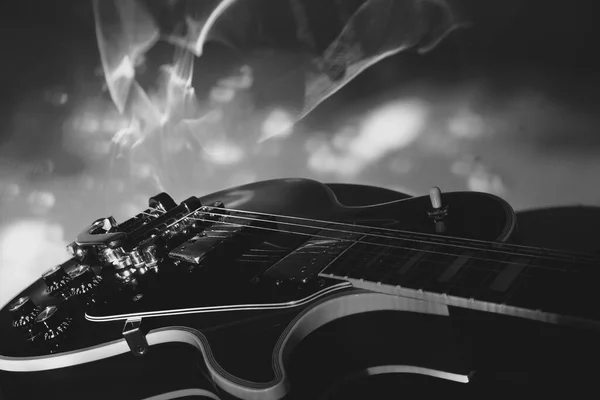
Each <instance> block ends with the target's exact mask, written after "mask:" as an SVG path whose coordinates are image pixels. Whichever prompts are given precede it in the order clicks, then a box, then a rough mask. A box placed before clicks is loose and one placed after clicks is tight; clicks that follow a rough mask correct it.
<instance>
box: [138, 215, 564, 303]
mask: <svg viewBox="0 0 600 400" xmlns="http://www.w3.org/2000/svg"><path fill="white" fill-rule="evenodd" d="M221 210H222V211H225V212H227V211H238V212H240V213H245V214H249V215H253V214H258V213H252V212H249V211H243V210H231V209H218V210H217V211H221ZM154 211H158V212H159V213H162V214H164V213H165V212H164V211H163V210H160V209H155V210H154ZM214 211H215V210H213V212H212V214H217V215H221V216H223V217H231V218H240V219H245V220H249V221H250V222H252V221H259V222H266V223H270V224H275V225H277V224H278V223H279V224H287V225H292V226H298V227H303V228H311V229H315V228H316V229H321V230H331V231H334V232H340V230H336V229H331V228H329V229H327V227H316V226H311V225H301V224H291V223H286V222H281V221H271V220H260V219H257V218H250V217H244V216H239V215H228V214H220V213H217V212H214ZM194 212H195V211H194ZM194 212H192V213H189V214H187V215H186V216H184V217H182V218H180V219H179V220H177V221H175V222H173V223H171V224H170V225H168V227H171V226H173V225H175V224H177V223H178V222H180V221H182V220H184V219H185V218H187V217H188V216H189V215H191V214H193V213H194ZM149 216H151V217H155V216H154V215H149ZM272 216H274V217H280V218H281V217H283V218H288V219H300V220H302V219H301V218H294V217H287V216H278V215H273V214H272ZM190 219H193V220H198V221H204V222H211V223H215V222H217V221H214V220H209V219H201V218H190ZM313 221H314V222H319V223H323V224H331V222H330V221H318V220H313ZM218 222H220V223H225V224H228V225H233V226H242V225H240V224H236V223H232V222H228V221H223V220H221V221H218ZM340 225H342V224H340ZM345 225H347V226H351V227H353V228H361V229H364V228H367V229H379V228H378V227H368V226H359V225H350V224H345ZM247 227H248V228H251V229H262V230H269V231H274V232H280V233H288V234H292V235H302V236H308V237H311V238H315V237H318V238H322V239H327V240H334V241H347V242H351V243H363V244H367V245H374V246H378V247H387V248H396V249H403V250H408V251H417V252H420V253H433V254H441V255H446V256H452V257H460V256H465V254H458V255H457V254H452V253H442V252H436V251H431V250H423V249H418V248H417V249H415V248H406V247H401V246H392V245H382V244H380V243H373V242H365V241H361V240H351V239H343V238H335V237H334V238H332V237H329V236H321V235H314V234H303V233H300V232H293V231H285V230H281V229H277V228H265V227H256V226H247ZM390 231H393V230H390ZM344 232H347V233H351V234H358V235H362V236H363V237H364V236H375V235H372V234H369V233H368V232H355V231H344ZM393 232H395V231H393ZM377 236H378V237H381V238H384V239H390V240H399V239H402V238H398V237H386V236H383V235H377ZM430 236H434V235H430ZM412 241H415V242H420V241H418V240H412ZM421 242H422V241H421ZM481 242H483V241H481ZM484 243H486V244H488V243H487V242H484ZM430 244H434V245H440V243H436V242H434V243H431V242H430ZM442 245H444V246H448V247H458V246H453V245H450V244H447V243H442ZM463 247H464V246H463ZM475 250H479V251H481V249H475ZM349 251H350V252H352V251H353V249H352V248H350V249H349ZM354 252H355V253H356V249H354ZM360 253H361V254H369V255H374V256H381V253H380V252H364V251H363V252H360ZM499 253H505V254H513V253H507V252H499ZM517 255H520V254H517ZM388 257H389V258H393V259H401V260H410V259H412V258H413V257H407V256H405V255H402V256H398V255H395V256H392V257H390V256H389V255H388ZM467 257H468V259H469V260H483V261H490V262H495V263H497V262H502V264H504V265H506V264H514V265H522V266H524V267H529V268H531V267H538V268H541V269H548V270H556V271H561V272H573V270H570V269H556V268H548V267H545V266H532V265H529V263H527V264H523V263H517V262H513V261H508V262H506V261H499V260H494V259H487V258H481V257H473V256H470V255H469V256H467ZM427 262H428V263H430V264H439V265H443V266H447V265H448V264H447V263H444V262H439V261H434V260H427ZM420 264H422V261H420V262H419V265H420ZM466 264H467V262H465V265H463V266H462V268H465V269H469V268H470V269H474V268H473V267H469V266H467V265H466ZM369 265H372V264H371V263H370V264H369ZM388 266H391V267H395V268H397V267H398V265H391V264H388V265H385V264H384V267H388ZM420 266H421V265H420ZM327 267H328V266H326V267H325V268H324V269H323V271H322V272H324V271H326V270H327ZM415 269H416V268H415ZM420 269H421V270H422V268H420ZM476 269H478V270H480V271H486V272H487V273H488V276H486V278H485V279H486V280H489V279H490V273H496V274H497V273H500V271H501V270H500V269H491V268H483V267H482V266H479V267H478V268H476ZM346 273H349V271H346ZM336 275H337V274H336ZM390 275H391V274H390V273H389V272H388V274H387V276H386V278H389V276H390ZM522 275H529V274H527V273H525V274H519V276H522ZM338 276H341V275H338ZM367 280H368V279H367ZM425 283H427V280H425V281H423V279H421V280H420V282H419V283H416V285H415V282H414V281H413V282H412V283H410V284H409V286H419V285H423V284H425ZM406 285H407V284H406V283H404V286H406ZM456 286H457V285H456V284H452V285H449V286H448V287H447V288H446V292H451V291H452V290H454V289H456ZM461 286H462V285H461ZM511 286H513V287H514V284H511ZM459 289H467V290H478V291H479V292H480V291H482V290H483V288H482V287H481V286H478V288H467V287H464V286H462V287H460V288H459ZM479 292H478V293H479ZM512 292H513V289H511V290H509V291H507V294H506V295H507V296H509V295H510V293H512ZM473 296H476V294H472V296H471V297H473Z"/></svg>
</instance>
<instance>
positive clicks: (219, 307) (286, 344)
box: [0, 179, 516, 400]
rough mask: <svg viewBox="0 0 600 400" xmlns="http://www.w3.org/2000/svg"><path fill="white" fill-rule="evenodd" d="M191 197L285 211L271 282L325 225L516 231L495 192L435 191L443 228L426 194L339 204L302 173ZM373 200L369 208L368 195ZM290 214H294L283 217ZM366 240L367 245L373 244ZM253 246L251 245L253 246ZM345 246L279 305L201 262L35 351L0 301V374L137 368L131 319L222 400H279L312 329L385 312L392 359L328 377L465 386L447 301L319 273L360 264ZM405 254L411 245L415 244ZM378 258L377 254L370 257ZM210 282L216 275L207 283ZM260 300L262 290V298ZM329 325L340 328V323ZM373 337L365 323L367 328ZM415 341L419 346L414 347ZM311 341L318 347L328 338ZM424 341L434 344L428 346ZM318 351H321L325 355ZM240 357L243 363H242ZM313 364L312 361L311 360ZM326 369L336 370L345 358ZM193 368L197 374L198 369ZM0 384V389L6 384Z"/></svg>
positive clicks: (501, 238) (490, 236)
mask: <svg viewBox="0 0 600 400" xmlns="http://www.w3.org/2000/svg"><path fill="white" fill-rule="evenodd" d="M386 196H389V193H388V194H386ZM388 199H389V197H388ZM200 201H201V202H202V203H203V204H209V203H213V202H215V201H222V202H223V203H224V204H225V207H226V208H228V209H232V210H240V211H243V212H245V213H256V214H253V215H258V216H261V215H264V216H271V215H275V216H288V217H290V218H294V219H293V220H292V219H289V218H284V219H281V218H279V219H278V221H277V222H278V227H277V230H276V231H273V230H272V229H271V230H272V231H273V234H271V235H270V236H269V238H268V240H265V241H264V242H269V241H277V240H278V239H282V236H285V238H284V239H285V240H283V239H282V241H281V243H279V244H277V246H278V247H279V248H284V249H286V251H281V252H279V253H277V251H274V253H277V254H276V256H274V257H272V258H270V259H268V260H267V261H268V264H269V266H268V268H267V269H266V270H264V271H261V274H262V275H264V274H267V272H269V271H274V272H275V273H276V276H280V277H281V276H283V277H285V276H286V274H290V273H292V272H290V271H292V270H293V268H292V267H293V265H292V266H290V265H291V264H290V261H289V258H290V257H292V258H293V256H294V255H297V254H299V250H298V249H300V250H303V249H304V250H303V251H304V253H302V251H300V253H302V254H303V255H305V254H306V248H308V247H307V242H310V240H314V238H315V237H316V238H320V239H323V237H324V236H323V235H324V233H323V232H325V233H326V234H327V235H329V233H327V232H332V231H336V232H339V231H342V232H345V233H346V234H348V235H350V236H348V237H353V238H354V237H357V235H358V236H359V237H360V238H363V237H366V236H364V234H365V233H364V232H359V233H357V232H354V231H351V230H352V229H353V228H352V227H353V226H369V227H373V229H376V230H375V231H370V232H375V233H368V234H366V235H367V236H368V237H376V236H377V235H379V236H382V235H381V232H383V233H386V232H391V231H398V232H416V233H419V234H421V235H425V236H422V237H425V238H427V237H429V236H427V235H432V237H433V236H435V235H438V236H439V235H441V236H443V237H445V238H454V237H456V238H466V239H472V240H481V241H490V242H510V241H511V240H513V239H514V237H515V234H516V219H515V216H514V213H513V211H512V209H511V208H510V206H509V205H508V204H506V203H505V202H504V201H503V200H501V199H499V198H497V197H495V196H491V195H487V194H483V193H462V192H458V193H447V194H444V202H445V205H448V206H449V212H448V215H447V217H446V218H445V219H444V221H443V226H442V227H441V229H442V231H441V232H440V224H439V223H436V222H434V221H432V219H431V218H430V216H429V215H428V213H427V211H428V210H430V208H431V204H430V202H429V199H428V198H427V197H418V198H407V199H403V200H398V201H388V202H386V203H383V204H375V205H371V206H360V207H352V206H344V205H342V204H340V203H339V202H338V201H337V198H336V195H335V194H334V192H333V191H332V190H331V189H330V188H328V187H327V186H325V185H323V184H321V183H319V182H316V181H311V180H305V179H285V180H272V181H265V182H258V183H255V184H250V185H244V186H240V187H237V188H233V189H229V190H225V191H222V192H218V193H214V194H211V195H207V196H204V197H201V198H200ZM373 203H377V199H374V201H373ZM289 221H293V224H292V223H290V222H289ZM317 221H318V222H319V223H318V224H317ZM323 221H329V222H331V223H334V224H336V225H333V226H334V227H335V228H336V229H331V228H330V227H331V225H324V224H323V223H322V222H323ZM262 222H265V221H262ZM267 222H269V221H267ZM265 223H266V222H265ZM269 223H270V222H269ZM315 225H317V226H316V227H315ZM269 226H271V225H269ZM316 228H318V229H316ZM265 229H267V228H265ZM269 229H270V228H269ZM289 237H293V239H294V240H295V241H294V240H292V243H291V244H290V243H288V242H287V239H289ZM299 237H301V240H299V239H298V238H299ZM325 238H326V239H327V240H328V241H330V242H336V243H340V242H343V240H342V239H340V238H339V237H337V236H334V237H330V236H325ZM344 240H346V239H344ZM411 240H412V239H411ZM421 241H422V240H421ZM321 242H322V240H321ZM354 242H356V243H358V245H357V246H362V245H363V242H361V240H356V239H353V243H354ZM411 243H412V242H411ZM309 244H310V245H314V243H309ZM365 245H369V246H370V245H372V243H367V244H365ZM252 246H255V247H256V249H258V248H259V247H260V246H258V245H254V244H253V245H252ZM303 246H304V247H303ZM355 247H356V246H355ZM395 247H400V246H395ZM254 249H255V248H254V247H253V248H252V249H251V250H254ZM354 250H355V249H354V248H353V247H352V246H348V247H346V248H344V249H343V250H342V251H341V253H340V254H338V255H339V256H340V257H341V256H342V255H344V257H345V256H347V255H348V254H350V255H353V256H354V258H350V259H348V260H346V261H345V262H343V263H342V262H340V260H338V258H335V260H333V261H331V260H330V261H327V260H326V261H323V265H320V266H319V268H320V269H319V270H318V271H317V272H315V275H318V277H319V278H320V279H319V282H320V283H319V285H321V286H319V288H318V289H314V290H313V289H310V290H308V291H307V292H306V293H308V294H298V293H290V289H285V293H284V296H283V297H282V299H283V300H277V301H275V300H273V298H276V297H277V296H278V294H277V293H275V292H273V293H272V294H273V298H270V299H267V300H264V299H263V298H262V297H256V290H255V289H252V290H251V289H246V286H245V285H246V283H245V282H242V283H243V284H242V283H240V282H237V281H236V277H235V276H232V275H231V274H232V273H233V271H238V270H235V269H231V270H229V271H225V272H226V273H223V272H219V271H215V270H211V269H208V268H207V270H208V271H206V272H205V271H204V270H202V271H201V272H195V274H196V275H194V276H196V277H200V278H190V281H193V285H192V283H190V282H187V283H186V282H183V281H181V282H179V283H178V284H177V285H171V286H166V285H165V286H163V287H160V288H159V290H157V291H155V292H152V293H145V294H144V295H145V296H146V298H148V299H154V303H153V302H152V301H146V300H145V299H144V301H143V302H141V303H143V304H144V305H142V306H140V305H139V304H138V305H136V304H134V303H131V304H124V303H119V302H113V303H112V304H109V305H108V306H102V307H96V308H94V307H92V308H91V309H87V310H86V312H85V318H82V317H83V315H79V323H78V324H77V325H76V327H74V328H73V333H72V335H71V336H70V337H69V340H68V342H65V343H62V344H61V347H58V348H53V349H52V350H49V349H48V348H44V346H37V347H32V346H31V344H30V343H26V342H25V341H24V340H22V339H20V338H18V335H16V334H15V333H14V330H12V329H9V328H8V326H9V325H10V314H9V311H8V309H7V307H4V308H3V309H2V310H1V311H0V336H2V337H5V338H8V340H4V341H3V342H2V343H0V371H3V375H0V376H3V377H6V376H9V377H10V376H11V374H15V373H19V374H25V375H27V374H32V375H33V374H43V373H45V372H44V371H48V372H47V373H55V371H57V370H60V369H72V368H74V367H76V366H77V365H90V364H89V363H98V362H102V360H107V359H114V358H115V357H121V358H123V357H126V358H128V359H130V360H129V362H131V365H132V367H131V368H138V366H136V365H141V364H139V363H143V362H144V361H143V359H144V357H145V356H142V357H133V356H131V354H129V353H128V351H129V348H128V347H127V344H126V342H125V340H124V339H123V336H122V328H123V324H124V323H125V322H126V321H127V320H128V319H135V318H139V319H141V320H142V321H143V323H144V324H145V327H146V328H145V329H146V330H147V331H148V333H147V335H146V339H147V341H148V343H149V344H150V351H152V350H153V348H157V349H158V348H160V347H161V346H163V345H166V344H168V343H169V342H173V343H176V342H182V343H185V344H187V345H192V346H194V347H195V348H196V350H198V351H194V353H193V354H195V356H196V357H197V363H198V365H199V366H198V367H197V369H198V371H202V370H205V371H206V372H207V373H208V375H209V376H210V379H208V381H209V382H208V383H204V386H206V385H208V386H209V387H210V385H211V383H215V384H216V386H217V387H218V389H219V392H220V395H221V396H222V398H227V396H233V397H234V398H242V399H275V400H279V399H281V398H284V397H286V396H288V397H289V396H294V394H293V388H294V387H302V386H306V383H307V382H306V381H305V380H303V376H310V374H309V373H307V371H306V368H307V366H308V364H307V361H306V360H302V357H299V356H298V354H303V353H305V354H307V353H308V352H305V351H304V350H298V349H303V347H302V346H303V344H305V343H308V342H310V341H311V340H312V338H314V337H316V336H318V335H319V334H321V333H322V332H329V333H326V334H325V336H327V335H329V336H331V329H330V328H332V327H333V326H334V325H335V324H336V323H339V321H346V322H348V323H349V324H350V326H351V325H352V324H351V322H352V320H353V318H355V317H359V318H362V317H364V316H367V315H369V313H371V314H372V315H384V316H385V318H384V320H385V319H393V320H395V321H396V322H399V326H404V327H405V328H404V329H400V330H398V329H397V330H396V332H399V333H402V334H403V335H405V336H406V335H408V336H406V337H405V338H404V339H402V338H401V339H399V340H398V343H393V344H391V345H389V346H390V348H394V349H397V350H398V351H397V353H395V354H394V356H393V357H392V358H388V359H386V360H383V361H382V360H368V359H363V363H362V364H357V365H354V366H353V367H352V368H350V369H349V370H348V371H345V372H343V373H340V374H338V375H336V379H337V380H338V381H340V380H341V381H343V380H344V376H351V375H352V374H355V373H361V371H362V372H364V371H370V373H379V374H389V373H402V374H405V375H406V374H409V375H410V374H417V375H421V376H423V377H426V376H430V377H434V378H435V379H440V378H441V379H442V380H448V381H456V382H465V381H468V380H469V371H470V369H471V368H472V365H469V361H468V360H467V358H468V357H466V356H465V352H468V350H465V351H463V349H464V346H463V344H461V343H459V342H460V340H458V341H457V339H456V338H455V336H456V335H455V334H456V326H455V324H454V323H453V322H451V320H453V319H452V318H448V315H449V314H450V311H449V309H450V307H448V305H444V304H439V303H436V302H431V301H425V300H423V299H417V298H411V297H406V296H397V295H394V294H392V293H377V292H374V291H372V290H366V289H357V288H356V287H353V286H355V285H353V284H351V283H349V282H347V281H344V280H340V279H338V278H336V277H335V276H334V275H335V274H333V273H331V274H329V275H327V274H325V273H326V272H328V271H330V270H331V267H332V266H335V265H338V266H340V265H341V264H343V265H344V266H348V265H353V263H357V265H358V264H360V263H364V260H362V259H361V258H360V257H359V258H357V257H358V256H359V255H362V254H370V253H369V252H368V251H362V252H360V251H356V252H355V253H354V254H353V253H352V252H353V251H354ZM409 250H410V251H413V252H414V251H416V250H420V249H409ZM378 251H380V249H379V250H378ZM342 253H343V254H342ZM332 254H333V253H332ZM336 254H337V253H336ZM338 255H336V257H337V256H338ZM377 257H378V260H381V255H380V254H377ZM413 259H414V260H417V259H418V257H416V256H415V255H413V253H410V254H408V255H406V256H405V261H406V260H408V261H409V262H408V264H410V262H411V260H413ZM236 260H237V259H236ZM361 260H362V261H361ZM217 261H218V259H217ZM371 261H373V260H371ZM236 262H237V263H238V264H240V265H248V262H249V259H248V258H245V259H244V258H243V257H242V259H241V261H236ZM336 263H337V264H336ZM230 264H231V265H232V266H236V265H238V264H235V263H230ZM408 264H405V265H404V267H406V265H408ZM227 265H229V264H227ZM228 268H229V267H228ZM315 271H316V270H315ZM228 274H229V275H228ZM277 274H279V275H277ZM262 275H261V276H262ZM330 275H331V276H330ZM159 276H160V275H159ZM227 276H229V277H230V278H231V279H230V281H228V280H226V279H225V278H226V277H227ZM208 278H211V279H214V280H212V281H209V280H208ZM168 279H171V283H172V282H173V281H172V279H174V278H173V276H169V278H168ZM177 279H179V278H177ZM194 279H196V280H194ZM207 282H208V283H207ZM186 285H187V286H186ZM232 285H233V287H234V288H235V289H236V290H235V291H232V292H231V293H227V295H228V296H227V300H226V301H225V300H223V296H222V295H219V293H222V292H223V291H224V290H227V288H228V287H231V286H232ZM43 288H44V282H43V281H42V280H41V279H40V280H39V281H37V282H35V283H33V284H32V285H31V286H30V287H29V288H27V289H26V290H24V291H23V292H22V293H21V295H27V296H30V297H31V298H33V299H35V300H36V301H38V302H43V301H44V295H43V294H42V293H41V292H43ZM183 288H185V289H183ZM181 292H184V293H181ZM263 295H264V293H262V294H261V296H263ZM286 296H287V297H286ZM17 297H19V296H17ZM263 297H264V296H263ZM267 297H268V296H267ZM161 299H162V300H163V301H162V302H163V303H169V304H168V306H164V305H161V306H159V307H158V308H157V307H154V306H156V304H158V301H157V300H161ZM220 301H221V302H220ZM144 302H146V303H144ZM191 303H193V304H191ZM152 307H154V308H152ZM117 309H118V311H116V312H115V310H117ZM124 310H125V311H124ZM362 325H364V323H363V324H362ZM406 327H410V329H406ZM333 329H334V331H336V330H337V331H339V330H340V328H339V327H334V328H333ZM347 331H348V330H347V329H343V330H342V331H341V332H338V334H339V336H340V337H347V335H346V333H347ZM379 331H380V330H379ZM390 331H391V330H390ZM377 332H378V330H377V329H374V330H373V331H372V332H371V334H373V333H374V334H377ZM418 340H420V342H419V343H420V344H418V345H416V346H415V343H416V341H418ZM313 342H314V341H313ZM316 342H320V343H321V344H322V343H327V341H326V340H325V341H323V340H316ZM362 343H363V345H366V344H367V343H366V342H362ZM432 343H435V344H436V345H437V346H439V347H436V346H432V345H431V344H432ZM325 347H327V346H325ZM467 347H469V346H468V345H467ZM440 349H444V352H446V353H447V354H446V356H445V357H435V355H436V354H437V355H439V354H440V352H441V350H440ZM325 350H326V349H325ZM325 353H326V352H325ZM325 353H323V352H321V354H322V355H324V356H325V357H327V355H326V354H325ZM379 353H382V355H385V354H383V353H385V351H382V349H379ZM388 356H389V354H388ZM384 358H385V357H384ZM240 359H242V360H243V361H242V362H240ZM313 362H315V363H319V360H313ZM324 364H326V363H324ZM336 365H337V366H338V368H341V365H343V363H342V364H340V363H338V364H336ZM303 366H304V367H303ZM286 370H289V371H291V372H289V373H288V372H286ZM200 375H201V372H199V373H198V376H200ZM3 379H4V381H3V382H0V384H4V382H6V380H5V378H3ZM210 381H212V382H210ZM204 386H203V387H204ZM313 386H314V388H313V389H315V390H317V389H318V390H321V389H324V387H326V386H327V385H326V383H324V382H319V383H317V384H315V385H313ZM0 387H1V386H0ZM290 388H292V389H291V391H290Z"/></svg>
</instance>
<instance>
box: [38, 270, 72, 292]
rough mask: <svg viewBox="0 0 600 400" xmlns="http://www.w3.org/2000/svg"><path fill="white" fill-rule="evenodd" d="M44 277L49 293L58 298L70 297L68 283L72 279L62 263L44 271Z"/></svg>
mask: <svg viewBox="0 0 600 400" xmlns="http://www.w3.org/2000/svg"><path fill="white" fill-rule="evenodd" d="M42 279H43V280H44V282H45V283H46V292H47V293H48V294H50V295H51V296H54V297H58V298H66V297H68V293H67V292H68V284H69V281H70V280H71V279H70V278H69V276H68V275H67V273H66V272H65V270H64V269H63V266H62V265H57V266H55V267H53V268H50V269H49V270H48V271H46V272H44V273H43V274H42Z"/></svg>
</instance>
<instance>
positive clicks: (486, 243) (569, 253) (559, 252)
mask: <svg viewBox="0 0 600 400" xmlns="http://www.w3.org/2000/svg"><path fill="white" fill-rule="evenodd" d="M160 211H162V210H160ZM197 211H198V210H195V211H193V212H190V213H189V214H187V215H185V216H183V217H182V218H180V219H179V220H177V221H175V222H174V223H173V224H171V225H170V226H172V225H174V224H176V223H178V222H180V221H182V220H184V219H185V218H187V217H189V216H190V215H192V214H194V213H195V212H197ZM218 211H222V212H228V211H234V212H237V213H242V214H250V215H253V214H256V215H264V216H268V217H275V218H286V219H291V220H300V221H309V222H318V223H322V224H326V225H341V226H348V227H352V228H364V229H376V230H379V231H388V232H391V233H394V234H398V233H399V234H401V235H402V234H406V235H410V236H426V237H431V238H433V239H438V240H446V241H447V240H460V241H463V242H471V243H473V244H474V245H477V244H478V245H483V246H496V247H499V246H503V247H511V248H514V249H525V250H530V251H535V252H538V253H539V252H543V253H550V254H554V255H555V257H547V258H548V259H556V258H557V257H561V256H562V257H566V258H569V261H573V260H571V258H580V259H584V258H587V259H590V261H599V262H600V259H599V258H598V257H597V256H595V255H593V254H586V253H579V252H573V251H564V250H554V249H545V248H541V247H533V246H524V245H517V244H512V243H511V244H508V243H498V242H490V241H485V240H477V239H467V238H460V237H443V236H441V235H435V234H428V233H421V232H409V231H403V230H395V229H391V228H383V227H372V226H364V225H355V224H349V223H342V222H335V221H324V220H317V219H310V218H302V217H291V216H286V215H278V214H269V213H262V212H254V211H246V210H237V209H230V208H225V209H221V208H216V207H215V208H213V209H212V210H211V211H206V212H207V213H213V214H218V215H221V216H224V217H237V216H236V215H228V214H221V213H218ZM241 218H244V217H241ZM246 218H247V217H246ZM255 220H256V221H265V220H260V219H255ZM265 222H273V221H268V220H266V221H265ZM279 223H283V222H279ZM303 227H306V228H313V229H323V227H318V226H311V225H304V226H303ZM329 229H330V230H333V231H336V232H337V231H339V230H337V229H334V228H329ZM370 235H371V236H376V237H380V238H389V239H395V240H400V239H404V240H407V241H413V242H417V243H430V244H439V243H438V242H427V241H424V240H420V239H418V238H416V239H412V238H410V237H396V236H385V235H375V234H370ZM444 245H446V246H449V247H462V248H467V249H472V250H484V249H481V248H475V247H466V246H459V245H456V244H449V243H445V244H444ZM485 251H490V252H495V253H507V254H512V255H518V256H523V255H524V254H522V253H509V252H505V251H501V250H496V249H491V248H485ZM527 255H528V256H535V257H540V255H539V254H536V255H531V254H527ZM542 257H543V256H542Z"/></svg>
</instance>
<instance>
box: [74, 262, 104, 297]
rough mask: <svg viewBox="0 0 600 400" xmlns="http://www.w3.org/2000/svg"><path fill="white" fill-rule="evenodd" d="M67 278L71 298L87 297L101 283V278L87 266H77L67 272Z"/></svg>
mask: <svg viewBox="0 0 600 400" xmlns="http://www.w3.org/2000/svg"><path fill="white" fill-rule="evenodd" d="M69 277H70V279H71V282H70V285H69V286H70V287H71V295H72V296H83V297H89V296H90V295H91V294H92V293H93V289H95V288H96V287H97V286H98V285H100V283H101V282H102V278H101V277H100V276H96V274H95V273H94V271H93V270H92V269H91V268H90V267H89V266H88V265H78V266H77V267H76V268H75V269H73V270H72V271H71V272H69Z"/></svg>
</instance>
